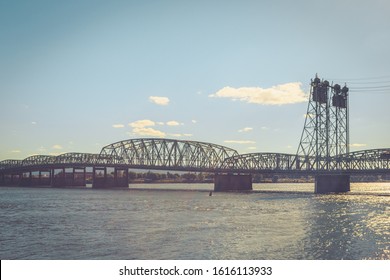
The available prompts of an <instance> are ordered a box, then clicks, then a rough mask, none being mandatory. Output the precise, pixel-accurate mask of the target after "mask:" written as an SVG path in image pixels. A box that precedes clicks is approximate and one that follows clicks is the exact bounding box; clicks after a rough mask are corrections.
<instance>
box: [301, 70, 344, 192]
mask: <svg viewBox="0 0 390 280" xmlns="http://www.w3.org/2000/svg"><path fill="white" fill-rule="evenodd" d="M348 91H349V89H348V88H347V86H346V85H345V86H344V87H343V88H341V86H340V85H339V84H335V85H330V84H329V82H328V81H327V80H320V78H318V76H317V75H316V77H315V78H314V80H312V81H311V87H310V97H309V103H308V107H307V113H306V119H305V125H304V128H303V132H302V136H301V141H300V143H299V146H298V151H297V155H301V156H302V155H303V156H304V158H305V160H304V161H303V162H301V163H299V162H298V163H297V168H298V169H306V170H313V171H316V175H315V192H316V193H330V192H348V191H349V190H350V175H349V174H345V171H343V170H342V158H345V155H346V154H348V153H349V120H348Z"/></svg>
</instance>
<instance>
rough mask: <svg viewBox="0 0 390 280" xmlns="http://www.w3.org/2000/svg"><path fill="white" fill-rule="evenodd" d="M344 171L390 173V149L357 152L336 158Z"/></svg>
mask: <svg viewBox="0 0 390 280" xmlns="http://www.w3.org/2000/svg"><path fill="white" fill-rule="evenodd" d="M334 162H337V164H338V166H339V168H340V169H342V170H349V171H352V172H353V171H372V172H379V171H387V172H390V148H386V149H371V150H362V151H356V152H352V153H348V154H344V155H341V156H339V157H336V158H335V160H334Z"/></svg>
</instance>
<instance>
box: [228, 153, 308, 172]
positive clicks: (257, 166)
mask: <svg viewBox="0 0 390 280" xmlns="http://www.w3.org/2000/svg"><path fill="white" fill-rule="evenodd" d="M304 162H308V160H307V158H306V157H304V156H297V155H293V154H280V153H250V154H243V155H237V156H234V157H230V158H228V159H226V160H225V161H224V162H223V165H222V167H223V168H226V169H231V170H242V171H244V170H247V171H258V170H268V171H291V170H300V169H301V167H302V166H303V163H304ZM307 166H311V164H310V163H308V164H307Z"/></svg>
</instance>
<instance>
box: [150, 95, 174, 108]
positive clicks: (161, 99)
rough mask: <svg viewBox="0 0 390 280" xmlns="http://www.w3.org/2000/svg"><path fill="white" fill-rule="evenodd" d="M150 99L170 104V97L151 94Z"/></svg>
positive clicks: (154, 101)
mask: <svg viewBox="0 0 390 280" xmlns="http://www.w3.org/2000/svg"><path fill="white" fill-rule="evenodd" d="M149 101H150V102H152V103H154V104H157V105H161V106H166V105H168V104H169V98H168V97H163V96H149Z"/></svg>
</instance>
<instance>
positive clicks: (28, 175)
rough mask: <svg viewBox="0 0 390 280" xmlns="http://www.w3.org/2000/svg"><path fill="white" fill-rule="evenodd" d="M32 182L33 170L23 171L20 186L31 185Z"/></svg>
mask: <svg viewBox="0 0 390 280" xmlns="http://www.w3.org/2000/svg"><path fill="white" fill-rule="evenodd" d="M31 182H32V172H31V171H27V172H23V173H22V174H21V177H20V182H19V186H31Z"/></svg>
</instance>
